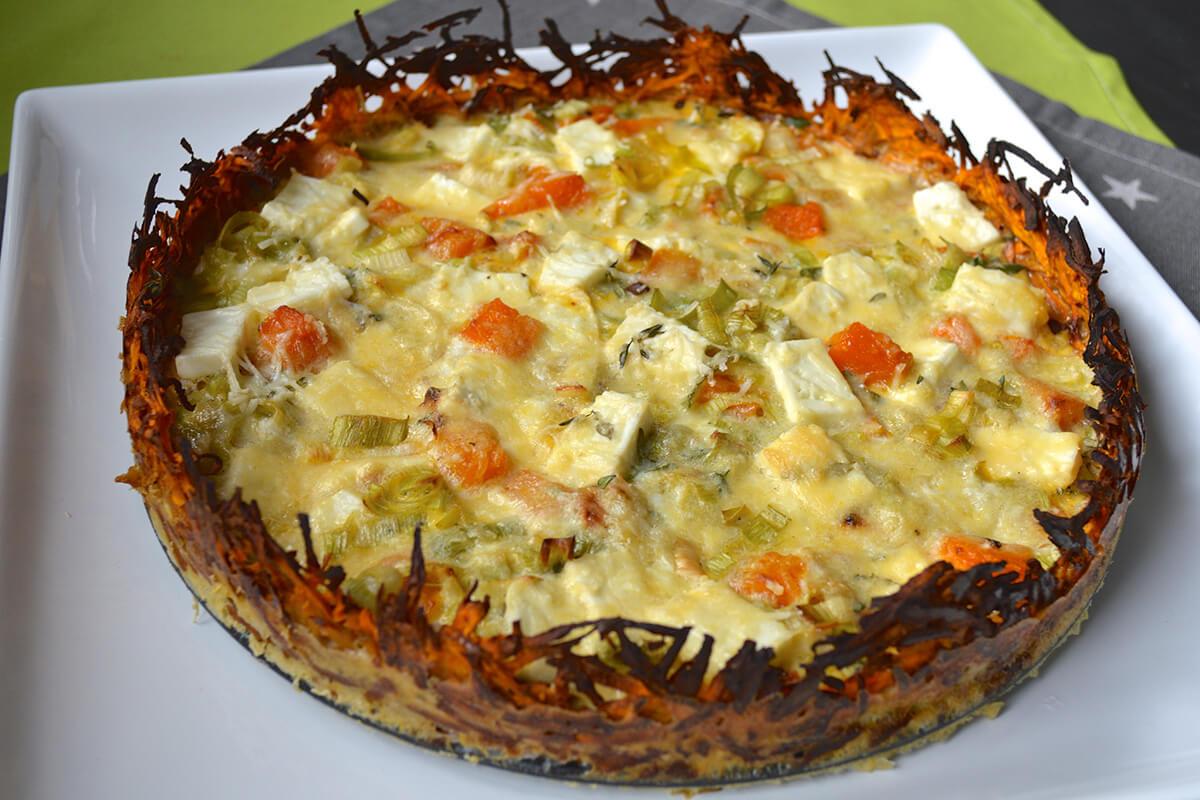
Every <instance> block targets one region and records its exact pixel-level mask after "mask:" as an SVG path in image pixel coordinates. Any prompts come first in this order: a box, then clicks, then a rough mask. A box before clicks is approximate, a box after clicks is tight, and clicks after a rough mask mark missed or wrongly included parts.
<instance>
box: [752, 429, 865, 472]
mask: <svg viewBox="0 0 1200 800" xmlns="http://www.w3.org/2000/svg"><path fill="white" fill-rule="evenodd" d="M846 460H847V459H846V451H844V450H843V449H842V448H841V446H840V445H839V444H838V443H837V442H835V441H834V440H833V439H831V438H830V436H829V434H828V433H826V432H825V429H824V428H822V427H821V426H820V425H813V424H811V423H802V424H800V425H797V426H795V427H794V428H791V429H789V430H788V431H786V432H785V433H784V434H783V435H782V436H780V437H779V438H778V439H776V440H775V441H773V442H771V443H770V444H769V445H767V446H766V447H764V448H763V449H762V450H760V451H759V452H758V463H759V466H760V467H761V468H762V469H763V470H765V471H766V472H769V473H771V474H773V475H775V476H776V477H779V478H784V479H786V480H797V479H801V478H809V477H815V476H817V475H819V474H820V473H821V472H823V471H824V470H826V469H828V468H829V467H831V466H833V465H834V464H836V463H839V462H844V461H846Z"/></svg>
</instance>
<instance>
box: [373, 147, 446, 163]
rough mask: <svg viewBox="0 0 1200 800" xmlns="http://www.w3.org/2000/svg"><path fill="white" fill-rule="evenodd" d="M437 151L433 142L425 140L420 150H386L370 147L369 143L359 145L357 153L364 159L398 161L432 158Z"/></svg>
mask: <svg viewBox="0 0 1200 800" xmlns="http://www.w3.org/2000/svg"><path fill="white" fill-rule="evenodd" d="M437 153H438V149H437V147H436V146H435V145H434V143H433V142H426V143H425V148H424V149H422V150H410V151H405V152H396V151H392V150H386V149H384V148H382V147H370V146H369V145H361V144H360V145H359V146H358V154H359V155H360V156H362V157H363V159H365V160H366V161H390V162H393V163H400V162H405V161H420V160H421V159H424V158H432V157H433V156H436V155H437Z"/></svg>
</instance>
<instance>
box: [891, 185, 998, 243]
mask: <svg viewBox="0 0 1200 800" xmlns="http://www.w3.org/2000/svg"><path fill="white" fill-rule="evenodd" d="M913 210H914V211H915V212H916V214H917V222H918V223H920V225H921V228H922V230H924V231H925V234H926V235H927V236H928V237H929V238H930V239H932V240H933V242H934V243H935V244H936V243H937V242H938V241H939V240H941V239H945V240H946V241H947V242H952V243H953V244H956V245H958V246H959V247H961V248H962V249H964V250H979V249H980V248H982V247H984V246H986V245H988V244H991V243H992V242H994V241H996V240H997V239H999V238H1000V231H998V230H996V226H994V225H992V223H990V222H988V221H987V218H986V217H984V215H983V212H982V211H981V210H979V209H978V208H976V207H975V206H974V205H972V203H971V199H970V198H969V197H967V195H966V192H964V191H963V190H962V189H960V188H959V186H958V184H956V183H954V182H952V181H942V182H941V183H935V184H934V185H933V186H930V187H929V188H928V189H920V190H918V191H916V192H913Z"/></svg>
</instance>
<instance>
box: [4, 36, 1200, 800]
mask: <svg viewBox="0 0 1200 800" xmlns="http://www.w3.org/2000/svg"><path fill="white" fill-rule="evenodd" d="M746 38H747V41H748V42H749V43H750V44H751V46H752V47H754V48H756V49H759V50H760V51H762V52H763V53H764V54H765V55H766V56H767V57H768V59H769V60H770V61H771V62H772V63H773V64H775V65H776V66H777V68H779V69H781V70H782V71H784V72H786V73H788V74H790V75H793V76H794V77H795V79H796V81H797V83H798V85H799V86H800V88H801V90H802V92H803V93H804V96H805V97H809V98H811V97H814V96H816V93H817V91H818V89H819V87H820V85H821V79H820V71H821V70H822V69H823V68H824V67H825V66H826V62H825V57H824V55H823V51H824V50H828V51H829V52H830V54H831V55H832V56H833V58H834V59H835V60H837V61H838V63H840V64H844V65H846V66H849V67H852V68H855V69H858V70H860V71H864V72H872V73H874V74H879V71H878V68H877V67H876V66H875V63H874V60H873V57H874V56H879V57H880V58H881V59H882V60H883V62H884V63H885V64H886V65H887V66H888V68H889V69H891V70H892V71H894V72H895V73H897V74H898V75H901V76H903V78H904V79H905V80H906V81H907V82H908V83H909V84H910V85H912V86H913V87H914V88H916V89H917V90H918V91H919V92H921V93H922V96H923V98H924V99H923V102H922V103H920V104H918V107H919V108H923V107H926V106H927V107H929V108H931V109H932V110H933V111H934V113H935V114H936V115H937V116H938V117H939V119H941V120H942V121H943V123H947V124H948V122H949V120H950V119H951V118H953V119H955V120H957V121H958V123H959V124H960V126H961V127H962V129H963V131H964V132H965V133H966V134H967V136H968V138H969V139H970V140H971V141H973V142H974V143H975V145H976V149H977V150H980V149H982V145H983V144H984V142H985V140H986V138H987V137H988V136H990V135H998V136H1001V137H1003V138H1007V139H1010V140H1011V141H1014V142H1016V143H1019V144H1021V145H1022V146H1024V147H1026V148H1027V149H1029V150H1030V151H1031V152H1032V153H1034V154H1035V155H1037V156H1038V157H1040V158H1042V159H1044V160H1045V161H1046V163H1048V164H1051V165H1057V164H1058V163H1060V159H1059V158H1058V157H1057V155H1056V154H1055V153H1054V151H1053V149H1052V148H1051V147H1050V145H1049V144H1048V143H1047V142H1046V141H1045V140H1044V139H1043V138H1042V136H1041V135H1040V134H1039V133H1038V132H1037V130H1036V128H1034V126H1033V125H1032V124H1031V123H1030V122H1029V121H1028V120H1027V119H1026V118H1025V117H1024V116H1023V115H1022V114H1021V112H1020V111H1019V110H1018V109H1017V107H1016V106H1015V105H1013V103H1012V102H1011V101H1010V100H1009V99H1008V97H1007V96H1006V95H1005V94H1004V93H1003V92H1002V91H1001V90H1000V88H999V87H998V86H997V85H996V84H995V83H994V82H993V80H992V79H991V77H990V76H989V75H988V73H987V72H986V71H985V70H984V69H983V68H982V67H981V66H980V65H979V63H978V62H977V61H975V59H974V58H973V57H972V56H971V55H970V53H969V52H968V51H967V50H966V48H965V47H964V46H963V45H962V43H961V42H960V41H959V40H958V39H957V38H955V36H954V35H953V34H952V33H950V32H949V31H948V30H946V29H944V28H941V27H938V26H914V27H904V28H893V29H847V30H832V31H816V32H803V33H786V34H769V35H762V36H748V37H746ZM323 74H324V70H323V69H321V68H304V69H294V70H278V71H266V72H243V73H236V74H232V75H216V76H209V77H196V78H183V79H171V80H155V81H142V82H136V83H125V84H109V85H94V86H87V87H74V88H60V89H45V90H37V91H34V92H29V93H27V94H24V95H22V97H21V98H20V99H19V101H18V103H17V108H16V125H15V131H14V138H13V152H12V165H13V167H12V174H11V178H10V184H9V199H8V209H7V218H6V220H5V226H6V227H5V235H4V249H3V253H2V261H0V454H2V458H3V460H2V461H0V499H2V504H0V513H2V515H3V516H2V518H0V519H2V528H0V621H2V623H3V627H0V659H2V662H0V686H2V687H3V688H2V689H0V691H2V692H4V696H3V698H2V700H3V702H0V708H3V709H5V711H4V713H3V714H2V715H0V754H2V755H0V758H3V759H4V760H3V762H0V776H2V777H0V795H4V796H10V797H18V796H20V797H26V796H28V797H89V798H102V797H121V798H125V797H130V796H133V797H172V798H191V797H194V798H210V797H214V796H217V797H226V796H230V797H232V796H240V797H248V796H263V797H334V796H338V797H397V796H414V797H415V796H423V797H424V796H430V794H433V795H435V796H437V797H443V798H445V797H471V798H477V797H489V798H518V797H520V798H526V797H571V796H575V797H581V798H587V797H595V796H597V794H604V793H607V792H608V791H610V790H606V789H594V788H587V787H575V786H569V785H566V784H562V783H558V782H553V781H549V780H546V779H539V778H531V777H525V776H520V775H515V774H510V773H506V772H502V771H499V770H496V769H493V768H490V767H481V766H476V765H472V764H468V763H464V762H460V761H457V760H454V759H451V758H446V757H442V756H439V755H435V754H432V753H430V752H427V751H424V750H420V749H418V748H415V747H412V746H410V745H406V744H404V743H402V742H400V741H398V740H395V739H393V738H391V737H389V736H387V735H385V734H382V733H380V732H378V731H376V730H373V729H371V728H368V727H366V726H365V725H362V724H360V723H358V722H356V721H354V720H352V719H350V718H348V717H345V716H343V715H342V714H340V713H338V712H336V711H334V710H332V709H330V708H328V707H326V706H325V705H323V704H321V703H319V702H317V701H316V700H314V699H312V698H310V697H308V696H305V695H302V694H300V693H298V692H297V691H296V690H294V689H293V688H292V686H291V685H290V684H289V683H288V682H287V681H284V680H281V679H280V678H279V676H278V675H276V674H275V673H273V672H272V671H271V670H270V669H267V668H266V667H265V666H263V664H261V663H259V662H258V661H256V660H255V659H253V658H251V657H250V656H249V655H248V654H247V653H246V652H245V651H244V650H243V649H242V648H241V646H240V645H238V644H237V643H236V642H235V641H234V640H233V639H232V638H231V637H230V636H229V635H228V634H227V633H226V632H225V631H224V630H223V629H222V628H221V627H220V626H218V625H217V624H216V623H215V622H213V621H212V620H211V619H210V618H208V617H207V616H206V615H204V614H199V615H197V614H196V613H195V612H194V610H193V603H192V598H191V595H190V594H189V593H188V591H187V589H186V588H185V587H184V585H183V583H182V582H181V581H180V580H179V578H178V577H176V575H175V573H174V571H173V570H172V569H171V567H170V565H169V564H168V562H167V560H166V558H165V557H164V556H163V553H162V550H161V549H160V547H159V545H158V542H157V540H156V539H155V537H154V534H153V532H152V531H151V529H150V526H149V524H148V523H147V520H146V517H145V514H144V512H143V511H142V507H141V503H140V501H139V499H138V497H137V495H136V494H135V493H134V492H133V491H131V490H129V489H127V488H126V487H124V486H121V485H118V484H116V483H114V482H113V478H114V477H115V476H116V475H118V474H120V473H121V472H123V471H124V470H125V469H126V468H127V467H128V466H129V464H130V463H131V455H130V450H129V445H128V442H127V438H126V433H125V425H124V420H123V418H122V417H121V415H120V414H119V410H118V406H119V403H120V398H121V386H120V381H119V375H118V353H119V351H120V338H119V335H118V332H117V321H118V317H119V316H120V313H121V309H122V308H123V307H124V286H125V278H126V273H127V270H126V266H125V264H126V259H127V253H128V247H129V239H130V232H131V230H132V228H133V225H134V223H135V222H136V221H137V220H139V219H140V217H141V212H142V200H143V196H144V193H145V187H146V182H147V180H148V178H149V176H150V174H151V173H154V172H162V173H164V174H165V175H166V176H167V177H165V178H164V180H163V181H162V183H161V186H160V193H162V194H165V195H167V196H178V192H177V191H175V189H174V187H175V186H176V185H177V184H178V183H180V182H181V181H182V180H183V177H182V176H180V174H179V173H178V172H177V168H178V166H179V165H180V164H181V163H183V161H184V160H186V159H185V156H184V153H183V151H182V150H181V149H180V148H179V144H178V142H179V139H180V137H183V136H186V137H187V138H188V139H189V141H190V142H191V143H192V145H193V146H194V148H195V151H196V153H197V155H199V156H201V157H205V158H211V157H213V156H214V155H215V153H216V151H217V150H218V149H220V148H221V147H228V146H231V145H233V144H235V143H237V142H239V141H241V139H242V138H243V137H244V136H245V134H246V133H247V132H249V131H250V130H252V129H254V128H260V129H264V130H265V129H269V128H271V127H274V125H275V124H276V123H277V122H279V121H280V120H282V119H284V118H285V117H286V116H287V115H288V113H290V112H291V111H292V110H294V109H295V108H298V107H299V106H301V105H302V104H303V102H304V101H305V99H306V98H307V95H308V91H309V89H310V88H311V87H312V86H313V85H315V84H316V83H317V82H318V80H319V79H320V78H321V77H322V76H323ZM1055 205H1056V206H1057V207H1058V208H1059V210H1060V213H1064V214H1067V215H1071V214H1077V215H1078V216H1079V217H1080V219H1081V221H1082V222H1083V224H1084V228H1085V230H1086V231H1087V234H1088V237H1089V241H1090V242H1091V244H1092V246H1093V247H1096V248H1103V249H1104V250H1105V251H1106V253H1107V256H1108V265H1109V270H1110V273H1109V274H1108V276H1107V278H1106V281H1105V283H1104V288H1105V290H1106V291H1107V293H1108V296H1109V299H1110V300H1111V301H1112V304H1113V305H1114V306H1115V307H1116V308H1117V309H1118V310H1119V311H1120V313H1121V315H1122V318H1123V319H1124V321H1125V324H1126V326H1127V328H1128V331H1129V336H1130V339H1131V340H1132V342H1133V347H1134V351H1135V355H1136V358H1137V362H1138V367H1139V369H1140V377H1141V381H1142V387H1143V390H1144V393H1145V397H1146V400H1147V402H1148V403H1149V408H1148V410H1147V415H1148V416H1147V423H1148V428H1149V431H1150V446H1149V454H1148V456H1147V459H1146V462H1145V465H1144V468H1143V472H1142V478H1141V481H1140V483H1139V485H1138V492H1137V499H1136V501H1135V502H1134V503H1133V507H1132V510H1131V512H1130V515H1129V518H1128V523H1127V525H1126V528H1125V534H1124V536H1123V537H1122V540H1121V545H1120V548H1119V549H1118V552H1117V556H1116V561H1115V563H1114V564H1113V567H1112V571H1111V573H1110V577H1109V579H1108V582H1107V585H1106V586H1105V587H1104V589H1103V591H1101V592H1100V594H1099V596H1098V598H1097V600H1096V602H1095V604H1094V606H1093V610H1092V618H1091V619H1090V620H1089V621H1088V622H1087V624H1086V625H1085V626H1084V635H1083V636H1082V637H1080V638H1077V639H1075V640H1072V641H1070V642H1068V643H1067V644H1066V645H1065V647H1064V648H1063V649H1062V651H1061V653H1059V654H1058V655H1057V656H1055V657H1054V658H1053V659H1052V660H1051V661H1050V663H1049V664H1047V665H1046V666H1045V668H1044V669H1043V670H1042V675H1041V676H1040V677H1039V678H1037V679H1036V680H1034V681H1031V682H1029V683H1028V684H1026V685H1025V686H1022V687H1021V688H1020V689H1019V690H1018V691H1017V692H1016V693H1015V694H1013V695H1012V696H1011V698H1010V699H1009V701H1008V706H1007V709H1006V710H1005V711H1004V713H1003V714H1001V715H1000V717H999V718H997V719H995V720H981V721H979V722H976V723H974V724H972V725H970V726H968V727H967V728H966V729H965V730H963V731H962V732H961V733H959V734H957V735H955V736H954V737H952V738H951V739H950V740H948V741H946V742H942V743H939V744H936V745H933V746H931V747H929V748H926V749H923V750H921V751H918V752H916V753H913V754H910V755H908V756H905V757H902V758H901V759H900V760H899V761H898V765H897V767H896V768H895V769H892V770H884V771H878V772H874V773H858V772H851V773H848V774H843V775H834V776H828V777H822V778H818V779H815V780H809V781H806V782H802V783H791V784H788V785H786V786H779V785H772V786H759V787H753V788H748V789H739V790H735V791H736V793H737V794H738V795H739V796H741V795H743V794H744V795H745V796H747V797H754V798H782V797H789V798H790V797H795V796H798V795H808V796H828V795H830V794H836V795H838V796H841V797H850V798H856V797H863V798H867V797H870V798H878V797H880V796H888V797H922V798H923V797H927V796H930V794H933V795H939V794H942V793H943V792H944V793H945V794H947V795H950V796H956V795H961V794H962V793H964V792H967V791H969V792H970V794H971V796H972V797H976V798H986V797H997V798H1001V797H1003V798H1011V797H1028V798H1031V797H1053V798H1065V797H1118V796H1120V797H1125V796H1129V797H1133V796H1137V797H1147V796H1159V797H1173V796H1192V797H1195V796H1197V794H1200V724H1198V723H1197V717H1198V716H1200V690H1198V689H1197V688H1196V687H1197V682H1196V675H1197V674H1200V645H1198V644H1197V640H1196V637H1195V630H1196V623H1195V614H1196V611H1195V609H1197V608H1200V582H1198V581H1197V580H1196V578H1195V569H1196V566H1195V565H1197V564H1200V538H1198V537H1197V536H1196V530H1197V523H1196V507H1195V498H1196V497H1197V496H1200V470H1197V469H1195V464H1196V457H1197V455H1198V454H1200V433H1198V431H1197V428H1196V427H1194V426H1193V424H1192V418H1193V409H1194V407H1195V403H1196V398H1197V397H1200V372H1198V371H1197V370H1196V369H1195V366H1196V364H1195V360H1196V354H1197V353H1200V326H1198V325H1197V323H1196V320H1195V319H1194V318H1193V317H1192V316H1191V315H1190V314H1189V313H1188V312H1187V311H1186V310H1185V308H1184V306H1183V304H1182V303H1181V302H1179V300H1178V298H1176V297H1175V296H1174V295H1173V294H1172V293H1171V291H1170V290H1169V289H1168V288H1167V286H1166V285H1165V284H1164V283H1163V282H1162V281H1161V280H1160V279H1159V277H1158V275H1157V273H1156V272H1155V271H1154V270H1153V268H1152V267H1151V266H1150V265H1149V264H1148V263H1147V262H1146V260H1145V259H1144V258H1143V256H1142V255H1141V254H1140V253H1139V252H1138V251H1137V249H1136V248H1135V247H1134V246H1133V245H1132V244H1131V243H1130V241H1129V240H1128V239H1127V238H1126V236H1125V235H1124V234H1123V233H1122V232H1121V231H1120V230H1119V229H1118V228H1117V226H1116V224H1115V223H1114V222H1113V221H1112V219H1111V218H1110V217H1109V216H1108V215H1107V214H1106V213H1105V212H1104V210H1103V209H1102V208H1101V206H1100V205H1099V203H1096V202H1095V201H1094V200H1093V202H1092V204H1091V205H1089V206H1087V207H1083V206H1082V205H1080V204H1079V203H1078V202H1077V201H1075V200H1074V199H1073V198H1061V197H1059V198H1056V199H1055ZM967 787H970V788H969V790H968V788H967ZM641 795H654V796H664V793H663V792H658V791H652V790H634V791H630V790H625V791H623V792H622V796H624V797H630V796H641Z"/></svg>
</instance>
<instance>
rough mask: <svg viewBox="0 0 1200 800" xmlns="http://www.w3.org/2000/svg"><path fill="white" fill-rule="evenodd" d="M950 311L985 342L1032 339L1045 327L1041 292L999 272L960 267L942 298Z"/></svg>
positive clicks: (1020, 280) (1044, 305) (941, 300)
mask: <svg viewBox="0 0 1200 800" xmlns="http://www.w3.org/2000/svg"><path fill="white" fill-rule="evenodd" d="M940 303H941V305H942V306H944V307H945V308H946V309H947V310H949V311H958V312H961V313H963V314H965V315H966V316H967V317H968V318H969V319H970V321H971V325H972V326H973V327H974V328H975V331H976V332H977V333H978V334H979V335H980V336H982V337H983V338H985V339H994V338H996V337H998V336H1001V335H1005V334H1009V335H1015V336H1024V337H1026V338H1032V337H1033V334H1034V332H1035V330H1036V329H1037V328H1039V327H1040V326H1042V325H1045V324H1046V317H1047V313H1046V303H1045V300H1044V297H1043V295H1042V292H1041V290H1040V289H1035V288H1034V287H1033V286H1031V285H1029V283H1028V282H1027V281H1025V280H1024V279H1022V278H1020V277H1017V276H1015V275H1009V274H1007V273H1005V272H1003V271H1001V270H998V269H988V268H987V267H977V266H974V265H973V264H963V265H962V266H961V267H959V268H958V272H957V273H956V274H955V276H954V283H953V284H951V286H950V288H949V289H948V290H947V291H946V292H945V293H944V294H943V295H942V296H941V299H940Z"/></svg>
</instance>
